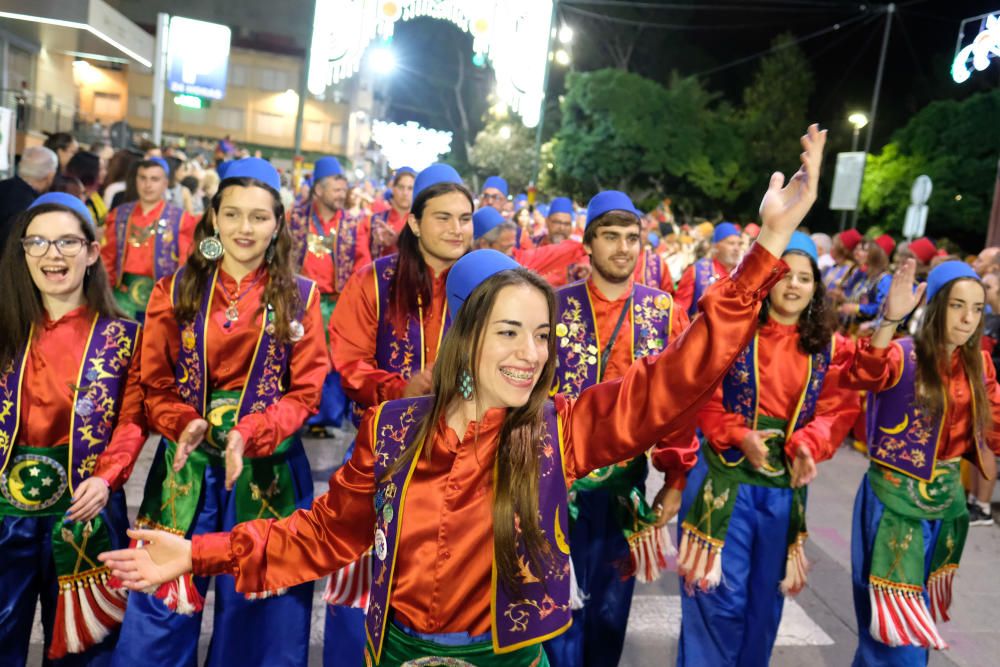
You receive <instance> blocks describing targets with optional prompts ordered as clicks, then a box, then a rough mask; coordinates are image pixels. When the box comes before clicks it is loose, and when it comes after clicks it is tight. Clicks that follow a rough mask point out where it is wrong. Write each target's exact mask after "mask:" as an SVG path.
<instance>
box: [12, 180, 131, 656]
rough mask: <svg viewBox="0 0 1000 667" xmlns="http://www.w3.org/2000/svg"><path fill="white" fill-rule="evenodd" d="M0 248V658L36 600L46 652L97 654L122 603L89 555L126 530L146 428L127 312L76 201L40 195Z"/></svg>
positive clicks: (23, 646) (19, 640) (106, 649)
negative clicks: (132, 477) (128, 492)
mask: <svg viewBox="0 0 1000 667" xmlns="http://www.w3.org/2000/svg"><path fill="white" fill-rule="evenodd" d="M11 233H12V236H11V238H12V239H19V240H20V243H8V244H7V247H6V251H5V254H4V256H3V258H2V259H0V284H2V285H4V298H3V299H2V301H0V563H3V567H2V568H0V664H4V665H15V664H17V665H23V664H25V663H26V661H27V656H28V643H29V640H30V637H31V624H32V621H33V619H34V614H35V605H36V603H37V601H38V599H39V598H41V602H42V626H43V629H44V633H45V641H46V644H47V647H48V653H47V656H48V660H51V661H55V662H54V664H59V665H86V664H94V663H97V662H102V661H104V660H106V659H107V658H108V657H109V655H110V651H111V649H112V648H113V647H114V644H115V638H116V636H117V628H118V625H119V624H120V623H121V619H122V615H123V614H124V610H125V601H126V596H125V592H124V591H123V590H118V589H115V588H113V587H111V586H110V585H109V581H108V577H109V573H108V569H107V568H106V567H103V566H101V564H100V563H99V561H98V560H97V554H98V553H100V552H101V551H102V550H103V549H105V548H107V547H108V546H109V545H124V544H125V543H126V541H127V540H126V538H125V528H126V527H127V525H128V518H127V516H126V514H125V497H124V494H123V493H122V491H121V488H122V485H123V484H124V483H125V480H126V479H127V478H128V476H129V474H130V473H131V471H132V466H133V464H134V463H135V459H136V456H137V455H138V453H139V450H140V449H141V448H142V444H143V442H144V441H145V439H146V425H145V421H144V418H143V409H142V392H141V390H140V388H139V325H138V324H137V323H135V322H132V321H131V320H126V319H123V318H122V317H121V313H120V312H119V310H118V307H117V306H116V305H115V300H114V297H112V295H111V290H110V287H109V286H108V277H107V274H106V273H105V272H104V266H103V264H101V262H100V261H99V259H100V247H99V245H98V243H97V241H96V237H95V235H94V225H93V221H92V219H91V217H90V212H89V211H88V210H87V207H86V206H85V205H84V204H83V202H81V201H80V200H79V199H77V198H75V197H72V196H70V195H67V194H65V193H50V194H46V195H42V196H41V197H39V198H38V199H36V200H35V202H34V203H33V204H32V205H31V207H30V208H29V209H28V210H27V211H26V212H25V213H24V214H22V215H21V217H20V219H19V220H18V221H17V222H16V223H15V225H14V228H13V230H12V232H11Z"/></svg>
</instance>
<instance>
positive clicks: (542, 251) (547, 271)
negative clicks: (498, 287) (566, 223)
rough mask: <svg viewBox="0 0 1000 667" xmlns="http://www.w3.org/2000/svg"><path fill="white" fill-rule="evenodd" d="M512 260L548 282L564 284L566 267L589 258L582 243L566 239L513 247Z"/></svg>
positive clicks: (587, 261)
mask: <svg viewBox="0 0 1000 667" xmlns="http://www.w3.org/2000/svg"><path fill="white" fill-rule="evenodd" d="M513 257H514V261H516V262H517V263H518V264H520V265H521V266H523V267H524V268H526V269H531V270H532V271H534V272H535V273H537V274H538V275H540V276H542V277H543V278H545V280H546V281H547V282H549V284H552V281H553V280H555V281H556V282H558V281H559V280H561V281H562V284H566V277H567V272H568V269H569V267H570V266H571V265H573V264H587V263H589V261H590V260H589V259H588V257H587V252H586V251H585V250H584V249H583V244H582V243H580V242H579V241H571V240H566V241H562V242H560V243H555V244H553V243H546V244H543V245H539V246H537V247H534V248H514V254H513Z"/></svg>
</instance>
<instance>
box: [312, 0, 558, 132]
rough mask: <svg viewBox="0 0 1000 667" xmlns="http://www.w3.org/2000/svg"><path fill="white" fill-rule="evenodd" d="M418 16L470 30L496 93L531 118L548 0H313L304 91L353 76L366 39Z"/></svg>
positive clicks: (540, 82)
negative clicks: (494, 82) (486, 62)
mask: <svg viewBox="0 0 1000 667" xmlns="http://www.w3.org/2000/svg"><path fill="white" fill-rule="evenodd" d="M421 16H427V17H430V18H435V19H443V20H445V21H451V22H452V23H454V24H455V25H456V26H458V27H459V28H460V29H461V30H464V31H465V32H467V33H469V34H470V35H472V50H473V51H474V52H475V53H477V54H480V55H482V56H484V57H486V58H487V59H488V60H489V62H490V64H491V65H492V66H493V71H494V72H495V73H496V78H497V96H498V97H499V98H500V99H501V100H502V101H503V102H505V103H506V104H507V106H509V107H510V108H511V109H512V110H513V111H515V112H517V113H518V114H519V115H520V116H521V119H522V120H523V121H524V124H525V125H527V126H528V127H535V126H536V125H537V124H538V114H539V109H540V107H541V102H542V89H543V87H544V80H545V62H546V58H547V57H548V47H549V32H550V30H551V25H550V23H551V20H552V0H503V1H500V0H317V2H316V16H315V19H314V21H313V36H312V51H311V57H310V61H309V91H310V92H311V93H313V94H314V95H321V94H322V93H323V92H324V91H325V90H326V88H327V86H330V85H332V84H334V83H336V82H338V81H340V80H342V79H346V78H349V77H350V76H352V75H354V73H355V72H357V71H358V68H359V67H360V66H361V60H362V58H363V56H364V52H365V49H366V48H367V47H368V45H369V44H370V43H371V42H372V41H373V40H374V39H376V38H387V37H391V36H392V33H393V30H394V29H395V25H396V22H397V21H409V20H410V19H415V18H418V17H421Z"/></svg>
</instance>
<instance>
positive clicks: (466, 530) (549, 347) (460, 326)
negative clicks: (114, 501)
mask: <svg viewBox="0 0 1000 667" xmlns="http://www.w3.org/2000/svg"><path fill="white" fill-rule="evenodd" d="M824 143H825V134H824V133H822V132H820V131H819V129H818V128H817V127H816V126H812V127H810V129H809V133H808V134H807V135H806V136H804V137H803V138H802V145H803V148H804V152H803V153H802V156H801V159H802V169H800V171H799V172H798V173H797V174H796V175H795V177H793V179H792V180H791V182H790V183H789V185H788V186H787V187H785V188H782V184H783V182H784V177H783V176H782V175H781V174H778V173H776V174H774V175H773V176H772V178H771V183H770V187H769V189H768V191H767V194H766V195H765V196H764V200H763V202H762V204H761V217H762V220H763V227H764V228H763V231H762V232H761V236H760V239H759V240H758V243H757V245H756V246H755V247H754V248H753V249H752V250H751V251H750V253H748V255H747V257H746V258H745V259H744V261H743V264H742V265H741V266H740V267H739V268H738V269H737V270H736V271H735V272H734V274H733V275H732V277H731V278H730V279H727V280H723V281H720V282H719V283H718V284H717V285H716V286H715V287H714V288H713V289H712V290H711V291H710V292H709V293H708V294H707V295H706V296H705V298H703V299H702V301H701V307H702V311H703V312H702V316H701V317H699V318H698V319H697V320H696V321H695V323H694V324H692V326H691V327H690V328H689V329H688V330H687V331H686V332H685V333H684V334H682V335H681V336H679V337H678V338H677V339H676V340H675V341H673V342H672V343H671V345H670V346H669V347H668V348H667V350H666V351H665V352H664V353H663V354H660V355H658V356H656V357H649V358H646V359H643V360H640V361H638V362H636V363H634V364H633V365H632V366H631V368H630V369H629V370H628V371H627V372H626V373H625V375H624V376H623V377H622V378H620V379H618V380H615V381H610V382H606V383H601V384H597V385H594V386H592V387H590V388H588V389H587V390H585V391H583V392H582V393H581V395H580V397H579V398H578V399H576V400H575V401H569V400H567V399H565V398H563V397H562V396H560V395H556V396H555V397H554V398H553V399H550V398H549V396H548V389H549V387H550V386H551V385H552V376H553V373H554V370H555V361H556V355H555V353H554V346H555V344H556V343H555V340H556V339H555V337H554V336H551V335H550V332H551V331H552V330H553V329H554V327H555V322H554V319H555V299H554V296H553V293H552V290H551V289H550V288H549V287H548V286H547V284H546V283H544V282H543V281H542V280H541V279H540V278H538V277H537V276H536V275H535V274H533V273H531V272H529V271H526V270H524V269H522V268H520V267H519V266H518V265H517V264H516V263H515V262H513V260H511V259H510V258H508V257H506V256H504V255H501V254H500V253H497V252H495V251H490V250H480V251H476V252H474V253H470V254H469V255H466V256H465V257H463V258H462V259H460V260H459V261H458V262H456V263H455V265H454V266H453V267H452V270H451V271H450V272H449V275H448V280H447V286H446V288H447V293H448V299H449V302H450V308H451V309H452V310H453V311H454V312H455V313H456V315H455V319H454V321H453V324H452V327H451V329H450V330H449V332H448V333H447V334H446V335H445V339H444V341H443V343H442V347H441V353H440V354H439V357H438V361H437V363H436V364H435V367H434V376H433V388H434V395H433V396H430V397H422V398H404V399H400V400H395V401H389V402H387V403H383V404H382V405H381V406H379V407H377V408H373V409H370V410H369V411H368V412H367V413H366V414H365V417H364V419H363V421H362V423H361V428H360V429H359V431H358V439H357V443H356V446H355V452H354V456H353V458H352V459H351V461H350V462H348V464H347V465H345V466H344V467H343V468H341V469H340V470H338V471H337V473H336V474H335V475H334V478H333V480H332V482H331V486H330V492H329V493H328V494H327V495H325V496H323V497H321V498H319V499H318V500H317V501H316V503H314V505H313V507H312V509H310V510H308V511H300V512H296V513H295V514H293V515H292V516H291V517H290V518H288V519H285V520H282V521H266V520H265V521H255V522H250V523H248V524H245V525H242V526H238V527H236V528H235V529H233V530H232V531H231V532H230V533H218V534H215V535H202V536H198V537H196V538H195V539H194V540H193V541H188V540H185V539H183V538H181V537H179V536H176V535H172V534H170V533H166V532H156V531H135V532H134V533H133V537H135V538H137V539H140V540H143V541H144V543H145V544H144V548H143V549H130V550H122V551H116V552H110V553H107V554H104V555H103V558H104V559H105V561H106V562H107V563H109V564H110V565H111V566H112V569H113V571H114V572H115V573H116V574H117V575H118V576H120V577H122V578H123V580H124V581H126V582H127V585H129V586H130V587H133V588H145V587H148V586H151V585H156V584H158V583H161V582H163V581H167V580H170V579H172V578H174V577H177V576H181V575H184V574H185V573H187V572H191V571H192V570H193V571H194V572H196V573H198V574H221V573H229V574H233V575H235V577H236V588H237V590H239V591H243V592H246V593H252V592H256V591H264V590H271V589H273V588H276V587H283V586H290V585H294V584H297V583H299V582H302V581H308V580H310V579H316V578H318V577H321V576H323V575H324V574H326V573H328V572H330V571H331V570H334V569H336V568H338V567H342V566H343V565H345V564H347V563H349V562H351V561H352V560H354V559H356V558H357V557H358V555H359V554H360V553H361V552H362V551H364V550H365V549H367V548H369V547H370V546H374V553H375V558H374V559H373V565H374V569H373V573H372V574H373V583H372V593H371V599H370V604H369V609H368V615H367V618H366V626H367V633H368V645H367V656H368V657H367V661H368V662H369V663H374V664H379V665H401V664H403V663H404V662H406V661H409V660H413V659H419V658H426V657H436V658H438V659H441V658H446V659H449V660H451V661H459V660H465V661H467V662H471V663H473V664H477V665H518V666H520V665H525V666H527V665H545V664H547V660H546V658H545V654H544V652H543V650H542V648H541V642H543V641H544V640H546V639H548V638H550V637H553V636H555V635H557V634H560V633H561V632H563V631H565V630H566V628H567V627H568V625H569V623H570V622H571V614H570V581H569V572H570V567H569V545H568V544H567V543H566V538H565V535H566V530H567V519H568V517H567V488H568V485H569V483H570V482H572V481H573V480H574V479H577V478H579V477H581V476H583V475H586V474H587V473H588V472H590V471H591V470H594V469H596V468H599V467H602V466H606V465H609V464H611V463H615V462H618V461H623V460H626V459H629V458H632V457H635V456H636V455H638V454H640V453H642V451H644V450H645V448H646V447H647V446H648V444H649V443H650V442H655V441H657V440H659V439H660V438H661V437H663V436H665V435H666V434H668V433H669V432H671V431H672V430H673V429H674V428H676V427H678V426H679V425H681V424H684V422H685V421H686V420H689V419H690V418H691V417H690V415H692V414H693V411H695V410H696V409H697V408H698V407H699V406H700V405H701V404H703V403H704V402H705V401H706V400H708V398H709V397H710V396H711V394H712V392H713V391H714V388H715V386H716V385H717V384H718V382H719V381H720V380H721V378H722V376H723V375H724V374H725V371H726V369H727V368H728V367H729V365H730V364H731V363H732V361H733V360H734V359H735V357H736V355H737V354H738V353H739V351H740V350H742V349H743V347H745V346H746V343H747V342H748V340H749V338H750V335H751V333H752V331H753V330H754V328H755V327H756V317H757V312H758V310H759V307H760V302H761V300H762V299H763V298H764V297H765V296H766V294H767V292H768V290H769V289H770V287H771V286H772V285H773V284H774V283H775V282H776V281H777V280H779V279H780V278H781V276H782V275H783V273H784V271H785V270H786V267H785V265H784V264H783V263H782V262H781V261H780V260H779V259H778V257H779V256H780V255H781V253H782V252H783V251H784V248H785V245H786V244H787V243H788V239H789V237H790V236H791V233H792V231H794V229H795V227H796V226H797V225H798V224H799V222H800V221H801V220H802V218H803V217H804V216H805V214H806V212H807V211H808V210H809V208H810V206H811V205H812V203H813V202H814V201H815V198H816V184H817V179H818V175H819V167H820V163H821V161H822V158H821V155H822V149H823V145H824ZM597 431H600V432H602V433H603V434H604V437H602V438H601V439H597V438H593V437H592V436H593V434H594V432H597Z"/></svg>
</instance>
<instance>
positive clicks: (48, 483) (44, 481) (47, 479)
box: [42, 477, 54, 486]
mask: <svg viewBox="0 0 1000 667" xmlns="http://www.w3.org/2000/svg"><path fill="white" fill-rule="evenodd" d="M53 481H54V480H53V479H52V478H51V477H43V478H42V486H52V482H53Z"/></svg>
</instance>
